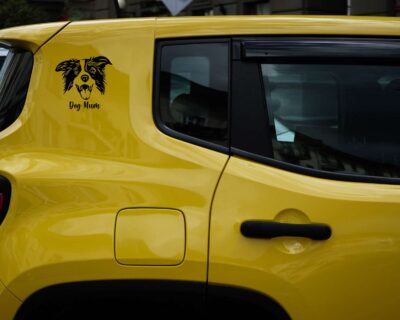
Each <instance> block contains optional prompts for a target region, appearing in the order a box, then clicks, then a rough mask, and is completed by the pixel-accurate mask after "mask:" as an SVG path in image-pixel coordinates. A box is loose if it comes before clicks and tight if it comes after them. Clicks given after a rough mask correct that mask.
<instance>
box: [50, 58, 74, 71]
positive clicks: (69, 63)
mask: <svg viewBox="0 0 400 320" xmlns="http://www.w3.org/2000/svg"><path fill="white" fill-rule="evenodd" d="M77 64H79V60H77V59H70V60H65V61H63V62H60V63H59V64H58V65H57V67H56V71H69V70H71V69H73V68H74V67H75V66H76V65H77Z"/></svg>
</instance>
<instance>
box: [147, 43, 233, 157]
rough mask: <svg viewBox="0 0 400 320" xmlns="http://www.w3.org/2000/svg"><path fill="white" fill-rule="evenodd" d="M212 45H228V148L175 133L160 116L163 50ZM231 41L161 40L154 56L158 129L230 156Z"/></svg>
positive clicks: (155, 113)
mask: <svg viewBox="0 0 400 320" xmlns="http://www.w3.org/2000/svg"><path fill="white" fill-rule="evenodd" d="M202 43H204V44H208V43H210V44H212V43H226V44H228V57H227V58H228V112H227V114H228V119H227V125H228V128H227V130H228V139H227V142H228V146H221V145H219V144H216V143H212V142H209V141H206V140H202V139H200V138H196V137H193V136H190V135H187V134H184V133H182V132H178V131H175V130H173V129H171V128H170V127H168V126H167V125H166V124H165V123H164V122H163V121H162V119H161V114H160V74H161V53H162V48H163V47H165V46H173V45H187V44H202ZM231 60H232V59H231V39H230V38H229V37H221V38H219V37H215V38H188V39H160V40H156V43H155V54H154V66H155V67H154V72H153V120H154V123H155V125H156V127H157V128H158V129H159V130H160V131H161V132H163V133H164V134H166V135H168V136H170V137H172V138H176V139H178V140H182V141H185V142H189V143H191V144H194V145H198V146H200V147H204V148H207V149H211V150H214V151H218V152H221V153H225V154H229V153H230V132H231V121H230V114H231V111H230V110H231V80H230V78H231Z"/></svg>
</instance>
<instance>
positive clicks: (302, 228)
mask: <svg viewBox="0 0 400 320" xmlns="http://www.w3.org/2000/svg"><path fill="white" fill-rule="evenodd" d="M240 232H241V233H242V235H244V236H245V237H247V238H256V239H271V238H275V237H303V238H310V239H312V240H327V239H329V238H330V237H331V234H332V230H331V228H330V227H329V226H328V225H326V224H322V223H310V224H292V223H281V222H275V221H268V220H247V221H244V222H243V223H242V225H241V226H240Z"/></svg>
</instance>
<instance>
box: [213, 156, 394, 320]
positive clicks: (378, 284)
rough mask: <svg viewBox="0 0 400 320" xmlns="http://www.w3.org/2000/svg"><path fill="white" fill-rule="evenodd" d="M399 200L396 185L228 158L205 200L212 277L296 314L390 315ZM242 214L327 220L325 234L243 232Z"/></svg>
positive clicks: (296, 316)
mask: <svg viewBox="0 0 400 320" xmlns="http://www.w3.org/2000/svg"><path fill="white" fill-rule="evenodd" d="M399 208H400V187H399V186H397V185H385V184H373V183H356V182H344V181H334V180H325V179H320V178H314V177H308V176H305V175H301V174H297V173H292V172H287V171H284V170H280V169H277V168H273V167H270V166H267V165H264V164H258V163H255V162H253V161H249V160H245V159H241V158H238V157H231V158H230V160H229V162H228V164H227V167H226V169H225V171H224V174H223V176H222V178H221V182H220V184H219V186H218V189H217V192H216V195H215V200H214V203H213V208H212V215H211V231H210V238H211V241H210V262H209V263H210V266H209V282H210V283H211V284H221V283H223V284H225V285H226V284H230V285H232V286H238V287H245V288H252V289H253V290H255V291H258V292H262V293H264V294H265V295H266V296H270V297H272V298H273V299H276V300H277V301H278V302H279V303H280V304H281V305H282V306H283V308H284V309H285V310H287V312H288V313H289V315H290V316H291V318H293V319H299V320H303V319H304V320H306V319H322V318H323V319H375V318H377V317H380V316H383V318H388V319H389V318H393V315H395V314H396V312H397V311H396V310H397V304H398V303H397V302H398V301H399V299H400V294H399V292H400V276H399V273H398V267H399V256H400V246H399V243H400V231H399V229H398V228H397V226H398V224H399V223H400V214H399ZM246 220H273V221H276V222H285V223H293V224H295V223H300V224H308V223H324V224H328V225H329V226H330V227H331V228H332V236H331V238H330V239H328V240H325V241H317V240H315V241H314V240H310V239H307V238H296V237H278V238H273V239H251V238H245V237H244V236H243V235H242V234H241V232H240V226H241V223H242V222H243V221H246ZM366 303H369V304H373V306H372V307H368V306H366Z"/></svg>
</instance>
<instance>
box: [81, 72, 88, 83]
mask: <svg viewBox="0 0 400 320" xmlns="http://www.w3.org/2000/svg"><path fill="white" fill-rule="evenodd" d="M81 79H82V81H83V82H87V81H88V80H89V76H88V75H87V74H83V75H82V76H81Z"/></svg>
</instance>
